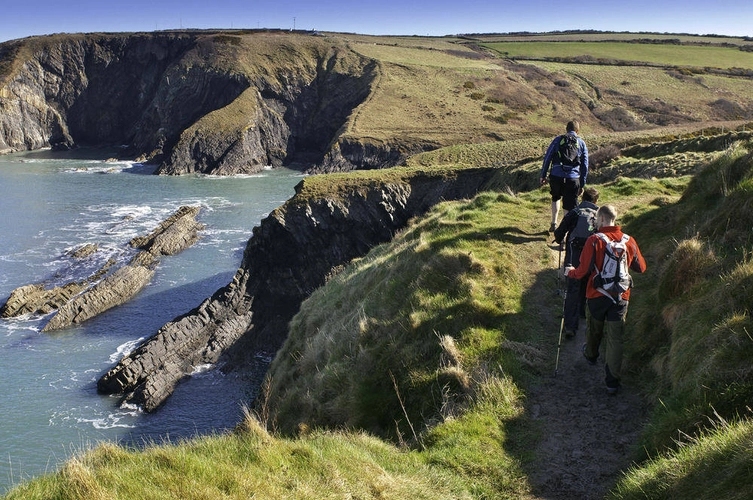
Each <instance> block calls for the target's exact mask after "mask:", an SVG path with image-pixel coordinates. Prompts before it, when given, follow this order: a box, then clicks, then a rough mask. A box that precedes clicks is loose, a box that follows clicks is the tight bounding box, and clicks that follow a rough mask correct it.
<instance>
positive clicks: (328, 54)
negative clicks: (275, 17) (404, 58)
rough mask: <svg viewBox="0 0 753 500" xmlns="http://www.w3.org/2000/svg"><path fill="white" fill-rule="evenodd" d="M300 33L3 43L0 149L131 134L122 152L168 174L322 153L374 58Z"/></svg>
mask: <svg viewBox="0 0 753 500" xmlns="http://www.w3.org/2000/svg"><path fill="white" fill-rule="evenodd" d="M300 38H301V39H303V42H301V41H300V40H296V42H295V44H290V43H289V42H290V38H287V39H286V38H283V37H280V36H277V37H274V36H267V37H264V36H263V35H259V37H258V38H257V37H251V38H250V39H241V38H236V37H229V36H224V35H217V34H212V33H196V34H155V35H152V34H149V35H146V34H142V35H138V34H137V35H86V36H65V37H62V36H60V37H48V38H33V39H25V40H20V41H14V42H8V43H6V44H2V46H0V152H10V151H18V150H27V149H29V150H30V149H38V148H43V147H48V146H52V147H53V148H62V149H65V148H71V147H74V146H77V145H118V146H119V145H128V146H129V147H128V149H127V150H126V151H125V152H124V155H125V156H131V157H135V158H137V159H140V160H152V161H154V162H157V163H159V165H160V168H159V170H158V173H162V174H182V173H189V172H203V173H212V174H233V173H251V172H256V171H258V170H260V169H261V168H262V167H263V166H266V165H273V166H279V165H282V164H296V163H298V162H306V163H309V164H318V163H320V162H322V161H323V160H324V158H325V156H326V155H327V154H328V153H329V150H330V149H331V147H332V145H334V144H336V143H337V137H338V132H339V130H340V129H341V127H342V126H343V124H344V123H345V122H346V121H347V119H348V117H349V116H350V114H351V113H352V111H353V109H354V108H355V107H357V106H358V105H359V104H360V103H361V102H363V100H364V99H365V98H366V97H367V96H368V95H369V92H370V91H371V87H370V85H371V82H372V81H373V79H374V75H375V71H376V65H375V64H374V63H373V62H372V61H369V60H367V59H365V58H363V57H361V56H358V55H356V54H354V53H352V52H351V51H349V50H348V49H347V48H346V47H344V46H338V45H337V44H332V43H330V42H325V41H324V40H321V39H318V38H316V37H312V36H304V35H300ZM393 164H394V163H393ZM357 167H359V165H355V164H353V163H349V164H348V169H352V168H357Z"/></svg>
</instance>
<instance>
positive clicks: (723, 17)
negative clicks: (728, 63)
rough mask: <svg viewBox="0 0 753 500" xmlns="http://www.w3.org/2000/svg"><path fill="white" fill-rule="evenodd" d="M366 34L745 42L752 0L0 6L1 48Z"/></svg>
mask: <svg viewBox="0 0 753 500" xmlns="http://www.w3.org/2000/svg"><path fill="white" fill-rule="evenodd" d="M294 26H295V28H297V29H307V30H308V29H317V30H320V31H345V32H352V33H362V34H372V35H432V36H435V35H438V36H441V35H451V34H458V33H495V32H511V31H554V30H568V29H596V30H603V31H650V32H660V33H696V34H718V35H734V36H753V1H751V0H706V1H700V0H685V1H677V0H651V1H647V0H632V1H629V0H619V1H617V0H580V1H574V2H565V1H562V0H559V1H551V0H546V1H544V0H498V1H486V0H465V1H463V0H452V1H448V0H415V1H411V0H378V1H368V0H366V1H364V0H320V1H318V2H317V1H316V0H275V1H271V0H118V1H113V0H68V1H60V0H55V1H53V0H3V5H2V6H1V7H0V41H5V40H10V39H14V38H23V37H26V36H30V35H45V34H51V33H80V32H92V31H106V32H117V31H154V30H164V29H177V28H280V29H291V28H293V27H294Z"/></svg>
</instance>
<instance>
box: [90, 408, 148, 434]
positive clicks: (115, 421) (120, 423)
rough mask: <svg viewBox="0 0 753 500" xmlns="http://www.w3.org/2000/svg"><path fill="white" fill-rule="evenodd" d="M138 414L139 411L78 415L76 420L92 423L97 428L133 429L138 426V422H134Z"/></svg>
mask: <svg viewBox="0 0 753 500" xmlns="http://www.w3.org/2000/svg"><path fill="white" fill-rule="evenodd" d="M137 415H138V411H129V412H121V413H110V414H108V415H107V416H102V417H98V418H84V417H78V418H76V422H77V423H79V424H91V426H92V427H94V428H95V429H97V430H105V429H115V428H124V429H133V428H135V427H136V424H135V423H132V419H133V417H136V416H137Z"/></svg>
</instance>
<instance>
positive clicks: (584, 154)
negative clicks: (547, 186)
mask: <svg viewBox="0 0 753 500" xmlns="http://www.w3.org/2000/svg"><path fill="white" fill-rule="evenodd" d="M568 134H572V135H574V136H576V137H578V134H576V133H575V132H568ZM560 137H562V136H561V135H558V136H557V137H555V138H554V140H553V141H552V143H551V144H550V145H549V148H548V149H547V150H546V155H544V164H543V165H542V166H541V178H542V179H546V175H547V172H548V171H549V166H550V165H551V167H552V175H553V176H554V177H564V178H566V179H578V178H580V187H581V188H583V187H585V185H586V177H588V148H587V147H586V143H585V141H584V140H583V139H581V138H580V137H578V156H579V157H580V166H578V167H574V168H573V169H571V170H570V171H569V172H566V171H565V170H563V169H562V165H560V164H559V162H558V159H557V145H558V144H559V141H560Z"/></svg>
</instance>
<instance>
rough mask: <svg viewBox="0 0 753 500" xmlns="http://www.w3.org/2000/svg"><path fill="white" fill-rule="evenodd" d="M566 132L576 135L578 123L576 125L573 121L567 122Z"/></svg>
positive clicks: (578, 130) (578, 127)
mask: <svg viewBox="0 0 753 500" xmlns="http://www.w3.org/2000/svg"><path fill="white" fill-rule="evenodd" d="M565 128H566V129H567V131H568V132H575V133H576V134H577V133H578V132H580V123H578V122H577V121H575V120H572V121H569V122H567V127H565Z"/></svg>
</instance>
